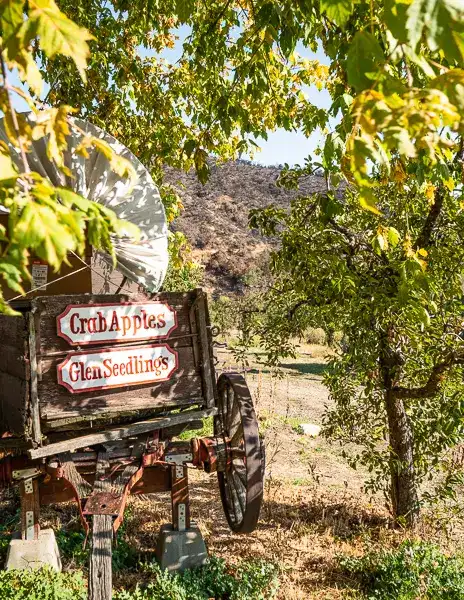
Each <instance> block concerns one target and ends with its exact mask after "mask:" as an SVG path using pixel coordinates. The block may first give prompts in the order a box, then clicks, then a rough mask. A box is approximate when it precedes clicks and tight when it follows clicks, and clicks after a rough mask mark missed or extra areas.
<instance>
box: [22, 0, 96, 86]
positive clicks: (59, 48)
mask: <svg viewBox="0 0 464 600" xmlns="http://www.w3.org/2000/svg"><path fill="white" fill-rule="evenodd" d="M24 34H25V37H26V39H29V40H30V39H32V38H33V37H35V35H38V36H39V45H40V48H41V49H42V50H43V51H44V52H45V54H46V55H47V56H49V57H50V58H52V57H53V56H55V55H56V54H63V55H64V56H68V57H69V58H71V59H72V60H73V61H74V63H75V65H76V67H77V70H78V71H79V74H80V76H81V78H82V80H83V81H84V82H85V81H86V76H85V68H86V66H87V59H88V58H89V56H90V51H89V47H88V45H87V41H88V40H93V39H95V38H94V37H93V36H92V35H91V34H90V33H89V32H88V31H87V29H84V28H83V27H79V26H78V25H76V24H75V23H74V22H73V21H71V19H68V17H67V16H66V15H65V14H64V13H62V12H61V11H60V9H59V8H58V6H57V5H56V4H55V2H54V0H29V19H28V21H26V23H25V31H24Z"/></svg>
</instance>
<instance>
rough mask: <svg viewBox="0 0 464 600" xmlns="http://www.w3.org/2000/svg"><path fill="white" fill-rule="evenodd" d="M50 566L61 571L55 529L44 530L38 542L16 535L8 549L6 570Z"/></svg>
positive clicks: (40, 533)
mask: <svg viewBox="0 0 464 600" xmlns="http://www.w3.org/2000/svg"><path fill="white" fill-rule="evenodd" d="M46 565H49V566H50V567H52V568H53V569H55V570H56V571H61V558H60V551H59V550H58V546H57V543H56V539H55V532H54V531H53V529H42V530H41V531H40V532H39V539H38V540H22V539H21V534H20V533H15V534H14V535H13V537H12V539H11V541H10V545H9V547H8V555H7V558H6V565H5V568H6V569H38V568H40V567H44V566H46Z"/></svg>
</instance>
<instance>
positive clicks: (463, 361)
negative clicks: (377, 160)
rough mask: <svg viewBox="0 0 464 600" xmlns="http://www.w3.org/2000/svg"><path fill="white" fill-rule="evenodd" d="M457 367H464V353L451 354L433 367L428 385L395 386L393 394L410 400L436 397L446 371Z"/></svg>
mask: <svg viewBox="0 0 464 600" xmlns="http://www.w3.org/2000/svg"><path fill="white" fill-rule="evenodd" d="M456 365H464V352H461V353H457V352H450V353H449V354H448V355H447V356H445V358H444V359H443V360H442V361H441V362H439V363H438V364H436V365H435V366H434V367H433V369H432V372H431V373H430V376H429V378H428V381H427V383H426V384H424V385H423V386H421V387H417V388H405V387H400V386H394V387H393V388H392V392H393V394H394V395H395V396H396V397H397V398H403V399H410V400H412V399H418V398H430V397H431V396H435V394H437V393H438V392H439V391H440V387H441V384H442V383H443V379H444V376H445V373H446V371H448V370H449V369H450V368H451V367H454V366H456Z"/></svg>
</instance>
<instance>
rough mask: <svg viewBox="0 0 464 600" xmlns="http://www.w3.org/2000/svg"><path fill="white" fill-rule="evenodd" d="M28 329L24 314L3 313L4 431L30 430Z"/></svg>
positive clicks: (0, 390) (0, 426) (0, 417)
mask: <svg viewBox="0 0 464 600" xmlns="http://www.w3.org/2000/svg"><path fill="white" fill-rule="evenodd" d="M27 340H28V331H27V325H26V320H25V318H24V316H23V315H21V316H18V317H10V316H6V315H0V343H1V348H0V434H1V433H4V432H10V433H14V434H18V435H24V434H25V433H28V432H27V431H26V430H27V429H28V423H27V419H26V417H27V402H28V394H29V383H28V379H29V365H28V360H27V346H28V342H27Z"/></svg>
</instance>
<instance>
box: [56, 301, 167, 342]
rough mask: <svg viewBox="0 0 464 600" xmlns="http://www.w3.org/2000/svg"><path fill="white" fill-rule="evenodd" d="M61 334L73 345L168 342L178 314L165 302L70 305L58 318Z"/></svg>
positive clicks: (58, 328) (59, 332)
mask: <svg viewBox="0 0 464 600" xmlns="http://www.w3.org/2000/svg"><path fill="white" fill-rule="evenodd" d="M56 322H57V330H58V335H59V336H60V337H62V338H64V339H65V340H66V341H67V342H68V343H69V344H71V345H72V346H85V345H88V344H102V343H105V342H131V341H143V340H151V339H158V340H159V339H165V338H167V337H169V335H170V333H171V331H173V330H174V329H175V328H176V327H177V314H176V311H175V310H173V309H172V308H171V307H170V306H169V305H168V304H165V303H164V302H127V303H124V304H70V305H69V306H67V307H66V310H65V311H64V312H62V313H61V314H60V315H58V316H57V318H56Z"/></svg>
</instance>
